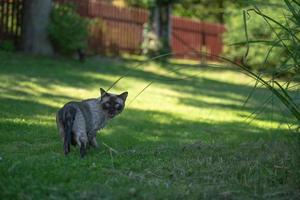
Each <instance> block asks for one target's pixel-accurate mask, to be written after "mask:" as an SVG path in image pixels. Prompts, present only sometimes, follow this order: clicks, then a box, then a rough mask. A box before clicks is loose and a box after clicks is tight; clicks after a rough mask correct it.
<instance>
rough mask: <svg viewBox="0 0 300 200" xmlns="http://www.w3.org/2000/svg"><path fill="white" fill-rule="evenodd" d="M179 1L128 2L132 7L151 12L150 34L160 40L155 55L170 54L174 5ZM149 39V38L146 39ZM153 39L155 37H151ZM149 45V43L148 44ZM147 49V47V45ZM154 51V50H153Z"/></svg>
mask: <svg viewBox="0 0 300 200" xmlns="http://www.w3.org/2000/svg"><path fill="white" fill-rule="evenodd" d="M175 2H177V0H127V4H129V5H130V6H136V7H142V8H146V9H149V10H150V16H149V21H148V26H147V27H148V29H149V30H148V34H154V35H155V36H156V37H155V38H157V39H158V42H157V48H155V51H156V52H152V53H155V54H162V53H167V52H170V48H171V13H172V5H173V4H174V3H175ZM146 38H147V37H146ZM151 38H152V39H153V37H151ZM146 43H147V42H146ZM145 48H147V46H146V45H145ZM152 50H153V49H152Z"/></svg>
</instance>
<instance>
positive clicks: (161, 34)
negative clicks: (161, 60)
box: [153, 3, 172, 53]
mask: <svg viewBox="0 0 300 200" xmlns="http://www.w3.org/2000/svg"><path fill="white" fill-rule="evenodd" d="M171 9H172V7H171V4H170V3H164V4H163V3H158V4H157V5H156V6H155V10H154V18H153V29H154V32H155V33H156V35H157V38H158V39H159V41H160V43H161V48H160V52H159V53H168V52H170V49H171Z"/></svg>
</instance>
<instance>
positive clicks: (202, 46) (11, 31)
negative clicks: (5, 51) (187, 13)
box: [0, 0, 225, 60]
mask: <svg viewBox="0 0 300 200" xmlns="http://www.w3.org/2000/svg"><path fill="white" fill-rule="evenodd" d="M54 1H56V2H60V3H74V4H75V5H77V10H78V12H79V14H80V15H81V16H84V17H88V18H90V20H91V24H92V25H91V26H90V31H89V32H90V37H89V50H90V51H92V52H94V53H101V54H113V55H118V54H120V53H122V52H128V53H134V54H140V53H141V44H142V41H143V30H144V24H145V23H146V22H147V20H148V17H149V12H148V11H147V10H144V9H138V8H120V7H115V6H113V5H110V4H107V3H104V2H102V1H101V0H84V1H83V0H54ZM23 2H24V0H0V41H3V40H4V39H12V40H13V41H14V42H15V43H17V42H18V41H19V38H20V35H21V21H22V6H23ZM171 25H172V27H171V30H172V33H171V48H172V53H174V55H175V57H177V58H192V59H199V58H201V56H200V54H199V52H200V51H201V50H205V51H206V52H208V53H209V54H212V55H219V54H220V53H221V52H222V47H223V45H222V33H223V32H224V31H225V28H224V26H223V25H219V24H208V23H203V22H199V21H195V20H190V19H187V18H182V17H172V20H171ZM207 59H210V60H213V57H207Z"/></svg>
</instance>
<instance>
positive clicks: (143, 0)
mask: <svg viewBox="0 0 300 200" xmlns="http://www.w3.org/2000/svg"><path fill="white" fill-rule="evenodd" d="M178 2H180V0H126V3H127V5H129V6H134V7H139V8H145V9H150V8H151V7H153V6H155V5H161V4H174V3H178Z"/></svg>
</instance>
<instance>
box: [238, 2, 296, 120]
mask: <svg viewBox="0 0 300 200" xmlns="http://www.w3.org/2000/svg"><path fill="white" fill-rule="evenodd" d="M284 3H285V9H286V10H285V12H283V14H282V15H283V16H282V18H283V19H285V22H284V23H282V22H281V21H280V19H281V18H280V16H278V15H277V16H275V17H273V16H272V15H270V14H268V13H266V12H264V11H262V10H261V9H259V8H258V7H257V6H254V8H251V9H248V10H247V13H248V14H249V13H250V12H252V13H254V15H256V16H257V17H260V18H262V19H263V20H264V22H265V26H267V27H269V28H270V30H271V32H272V34H274V38H272V40H270V39H261V40H258V39H256V40H250V39H249V34H248V30H249V29H248V27H249V26H248V23H247V20H246V19H245V17H246V12H245V13H244V21H245V25H244V26H245V33H246V39H247V40H246V42H245V43H244V45H246V51H245V53H244V59H243V60H242V63H241V64H237V65H238V66H240V67H241V68H242V69H243V70H245V71H246V72H247V73H248V74H249V75H250V76H251V77H253V78H255V79H256V80H257V82H258V83H261V84H262V85H264V86H266V87H267V88H268V89H269V90H270V91H271V92H272V93H273V94H274V95H275V96H276V97H277V98H278V99H279V100H280V101H281V102H282V103H283V104H284V105H285V106H286V108H287V109H288V110H289V111H290V112H291V113H292V114H293V116H294V117H295V118H296V119H297V120H298V123H299V125H300V106H299V104H298V103H297V102H298V100H297V99H298V96H294V95H291V93H290V92H291V90H294V88H293V87H294V86H293V87H290V83H291V82H292V81H294V80H297V79H298V80H299V75H300V56H299V49H300V45H299V41H300V39H299V36H300V35H299V30H300V20H299V19H300V18H299V17H300V4H299V3H297V2H295V1H294V0H285V1H284ZM258 43H265V45H266V47H268V49H267V50H266V52H265V55H266V56H265V59H264V61H262V62H261V64H260V65H261V68H264V67H265V65H266V64H268V63H270V62H269V60H270V58H271V56H270V55H272V54H274V49H276V48H277V49H279V50H280V51H279V52H281V54H278V52H276V51H275V55H276V56H277V57H279V58H281V60H279V61H278V62H276V63H274V64H275V67H276V68H275V69H273V70H272V71H271V73H270V74H271V79H269V78H268V77H264V76H262V75H261V74H255V73H254V72H251V71H250V70H248V68H251V67H252V65H251V63H249V62H248V60H247V59H248V56H249V52H250V50H251V49H253V44H258ZM254 48H255V49H256V47H255V46H254ZM273 60H274V59H273ZM287 74H290V77H289V79H288V80H287V81H286V82H285V83H279V78H280V77H282V76H285V75H287Z"/></svg>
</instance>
